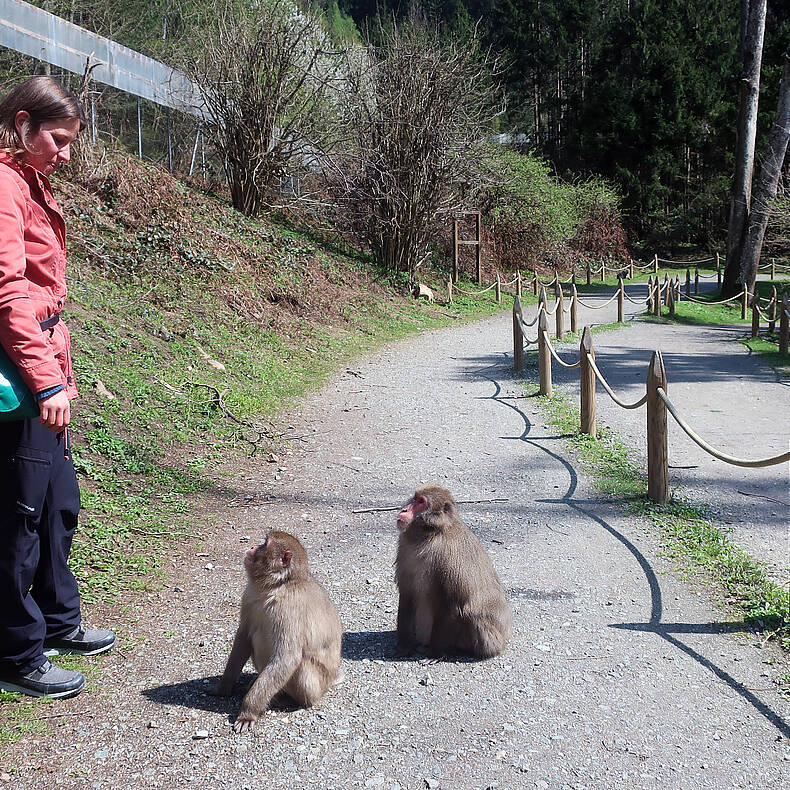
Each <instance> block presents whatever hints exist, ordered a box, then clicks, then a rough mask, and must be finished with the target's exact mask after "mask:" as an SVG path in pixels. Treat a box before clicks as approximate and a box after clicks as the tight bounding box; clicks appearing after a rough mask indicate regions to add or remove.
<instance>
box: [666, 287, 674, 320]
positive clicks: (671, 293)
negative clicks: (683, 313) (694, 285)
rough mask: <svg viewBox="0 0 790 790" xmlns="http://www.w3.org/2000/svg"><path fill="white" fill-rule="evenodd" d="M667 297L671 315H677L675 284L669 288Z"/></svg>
mask: <svg viewBox="0 0 790 790" xmlns="http://www.w3.org/2000/svg"><path fill="white" fill-rule="evenodd" d="M666 297H667V307H668V308H669V314H670V315H675V283H674V282H671V283H669V285H668V286H667V291H666Z"/></svg>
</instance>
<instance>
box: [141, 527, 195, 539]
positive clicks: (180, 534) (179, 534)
mask: <svg viewBox="0 0 790 790" xmlns="http://www.w3.org/2000/svg"><path fill="white" fill-rule="evenodd" d="M129 532H136V533H137V534H138V535H149V536H151V537H153V538H159V537H162V536H164V535H167V536H168V537H174V538H175V537H183V538H202V537H203V536H202V535H195V534H194V533H192V532H148V531H147V530H144V529H138V528H137V527H129Z"/></svg>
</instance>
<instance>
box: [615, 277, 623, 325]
mask: <svg viewBox="0 0 790 790" xmlns="http://www.w3.org/2000/svg"><path fill="white" fill-rule="evenodd" d="M624 322H625V283H624V282H623V277H622V275H620V276H619V277H618V278H617V323H618V324H622V323H624Z"/></svg>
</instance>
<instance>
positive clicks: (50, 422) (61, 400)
mask: <svg viewBox="0 0 790 790" xmlns="http://www.w3.org/2000/svg"><path fill="white" fill-rule="evenodd" d="M38 407H39V409H40V410H41V417H39V422H40V423H41V424H42V425H46V426H47V428H49V429H50V430H53V431H62V430H63V429H64V428H65V427H66V426H67V425H68V424H69V422H70V421H71V406H70V405H69V398H68V395H66V390H60V392H56V393H54V395H50V396H49V397H48V398H44V399H43V400H40V401H39V402H38Z"/></svg>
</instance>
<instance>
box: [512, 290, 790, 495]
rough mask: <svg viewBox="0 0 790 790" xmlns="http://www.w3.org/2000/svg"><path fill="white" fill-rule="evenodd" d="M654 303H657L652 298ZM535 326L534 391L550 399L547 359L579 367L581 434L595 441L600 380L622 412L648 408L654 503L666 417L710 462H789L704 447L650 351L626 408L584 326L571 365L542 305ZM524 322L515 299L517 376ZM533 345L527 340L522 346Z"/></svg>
mask: <svg viewBox="0 0 790 790" xmlns="http://www.w3.org/2000/svg"><path fill="white" fill-rule="evenodd" d="M658 289H660V284H659V283H656V285H655V290H656V291H657V290H658ZM655 299H656V301H658V298H657V297H655ZM536 320H537V322H538V337H537V344H538V372H539V391H540V394H541V395H547V396H551V394H552V371H551V360H552V358H553V359H555V360H556V361H557V363H558V364H560V365H561V366H562V367H563V368H566V369H575V368H580V373H579V385H580V389H579V391H580V398H579V401H580V402H579V425H580V428H579V430H580V432H581V433H586V434H589V435H591V436H596V426H595V411H596V406H595V392H596V387H595V384H596V381H600V383H601V386H602V387H603V388H604V389H605V390H606V392H607V394H608V395H609V396H610V397H611V399H612V400H613V401H614V402H615V403H616V404H617V405H618V406H619V407H620V408H623V409H639V408H641V407H642V406H644V405H647V450H648V452H647V477H648V486H647V489H648V497H649V498H650V499H652V500H653V501H654V502H659V503H663V502H667V501H669V493H670V492H669V460H668V457H669V456H668V450H667V417H666V415H667V412H668V413H669V414H670V415H671V416H672V418H673V419H674V420H675V421H676V422H677V424H678V425H679V426H680V427H681V429H682V430H683V431H684V432H685V433H686V434H687V435H688V436H689V438H691V439H692V441H694V442H695V443H696V444H697V445H698V446H699V447H700V448H702V449H703V450H704V451H705V452H706V453H708V454H709V455H711V456H713V457H714V458H716V459H718V460H720V461H723V462H724V463H727V464H731V465H733V466H740V467H748V468H762V467H767V466H777V465H779V464H784V463H787V462H788V461H790V451H788V452H785V453H780V454H779V455H774V456H771V457H770V458H760V459H746V458H738V457H736V456H733V455H730V454H728V453H725V452H723V451H722V450H718V449H716V448H715V447H713V446H712V445H711V444H709V443H708V442H706V441H705V440H704V439H703V438H702V437H701V436H700V435H699V434H698V433H697V432H696V431H695V430H694V429H693V428H692V427H691V426H690V425H689V424H688V422H687V421H686V420H685V419H684V418H683V417H682V416H681V414H680V413H679V410H678V408H677V406H676V405H675V404H674V403H672V401H671V400H670V398H669V396H668V395H667V375H666V370H665V368H664V361H663V358H662V356H661V352H660V351H654V352H653V355H652V357H651V359H650V363H649V365H648V370H647V378H646V381H647V384H646V391H645V394H644V395H643V396H642V397H641V398H639V400H637V401H635V402H633V403H627V402H626V401H624V400H623V399H622V398H620V397H618V396H617V394H616V393H615V392H614V390H613V389H612V387H611V385H610V384H609V382H608V381H607V380H606V377H605V376H604V375H603V373H602V372H601V370H600V369H599V368H598V365H597V364H596V362H595V349H594V347H593V342H592V330H591V329H590V327H589V326H585V327H584V331H583V332H582V337H581V341H580V344H579V358H578V359H577V360H575V361H574V362H566V361H565V360H563V359H562V358H561V357H560V356H559V354H558V353H557V351H556V349H555V348H554V346H553V344H552V342H551V336H550V335H549V331H548V318H547V314H546V310H545V309H543V307H542V306H541V307H540V309H539V310H538V315H537V316H536ZM782 320H783V321H784V322H785V325H787V323H788V321H790V305H788V301H787V297H785V298H784V300H783V304H782ZM523 329H524V323H523V320H522V314H521V303H520V300H519V299H518V297H517V298H516V304H515V305H514V308H513V341H514V347H513V368H514V370H515V371H516V372H518V371H519V370H521V368H522V367H523V365H524V345H525V343H524V338H525V336H524V334H523ZM534 342H535V341H529V340H528V341H527V345H531V344H533V343H534Z"/></svg>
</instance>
